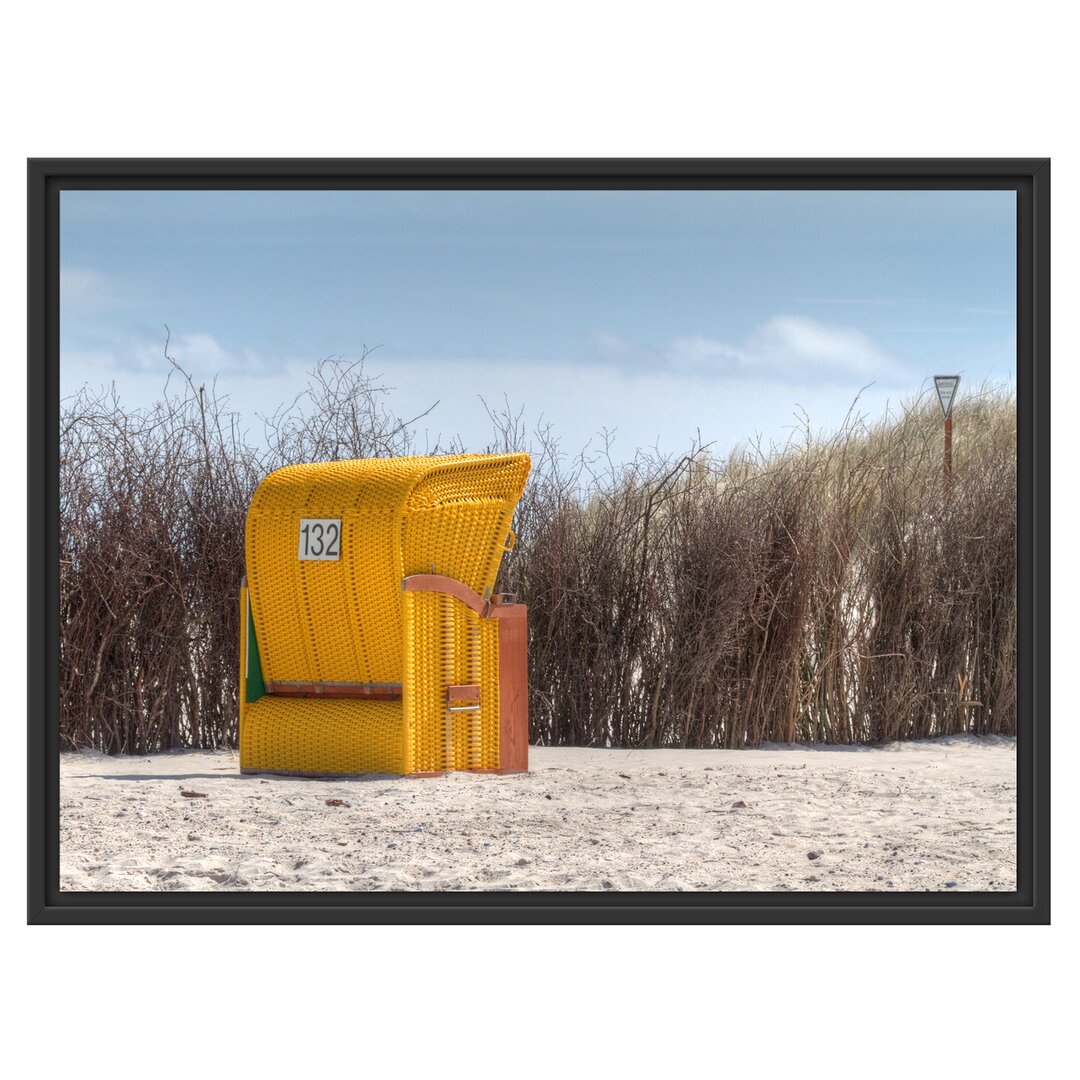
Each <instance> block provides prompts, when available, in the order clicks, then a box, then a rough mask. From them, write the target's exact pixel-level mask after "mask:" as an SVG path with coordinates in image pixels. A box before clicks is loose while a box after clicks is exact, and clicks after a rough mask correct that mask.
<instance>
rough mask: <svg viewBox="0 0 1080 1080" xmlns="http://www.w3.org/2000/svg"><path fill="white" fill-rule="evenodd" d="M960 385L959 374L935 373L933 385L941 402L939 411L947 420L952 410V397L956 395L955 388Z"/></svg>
mask: <svg viewBox="0 0 1080 1080" xmlns="http://www.w3.org/2000/svg"><path fill="white" fill-rule="evenodd" d="M959 385H960V376H959V375H935V376H934V386H935V387H936V388H937V396H938V401H940V402H941V413H942V415H943V416H944V417H945V419H946V420H947V419H948V418H949V413H950V412H951V411H952V403H953V398H954V397H956V388H957V387H958V386H959Z"/></svg>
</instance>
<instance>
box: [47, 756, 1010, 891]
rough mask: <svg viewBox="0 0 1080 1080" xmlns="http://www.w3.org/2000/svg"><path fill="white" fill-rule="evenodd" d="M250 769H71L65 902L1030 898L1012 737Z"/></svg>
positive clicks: (221, 761) (158, 761) (76, 765)
mask: <svg viewBox="0 0 1080 1080" xmlns="http://www.w3.org/2000/svg"><path fill="white" fill-rule="evenodd" d="M238 765H239V759H238V757H237V755H236V754H235V752H231V751H179V752H174V753H166V754H157V755H154V756H153V757H149V758H146V757H141V758H139V757H111V758H110V757H106V756H104V755H101V754H98V753H95V752H85V751H84V752H81V753H68V754H63V755H61V759H60V887H61V889H63V890H172V889H180V890H184V889H197V890H222V891H237V890H274V891H277V890H346V891H349V890H352V891H366V890H418V889H419V890H454V889H485V890H547V889H561V890H597V891H603V890H612V889H614V890H724V891H741V890H755V891H756V890H819V891H821V890H824V891H832V890H841V891H859V890H886V891H924V890H946V889H948V890H958V891H1012V890H1014V889H1015V888H1016V741H1015V739H1005V738H993V737H991V738H978V739H977V738H971V737H953V738H947V739H937V740H931V741H926V742H916V743H895V744H892V745H889V746H886V747H881V748H873V749H871V748H865V747H859V748H816V749H815V748H808V747H792V748H788V747H769V748H763V749H760V750H741V751H730V750H582V749H552V748H533V749H532V750H531V751H530V772H529V773H528V774H522V775H517V776H502V777H500V776H470V775H466V774H462V773H456V774H450V775H447V776H444V777H437V778H426V779H415V780H413V779H405V778H391V777H385V776H380V777H365V778H359V779H340V780H310V779H301V778H293V777H281V776H250V775H243V776H242V775H240V773H239V770H238ZM183 791H189V792H198V793H201V794H203V795H205V796H206V797H205V798H199V797H185V796H184V795H182V794H181V792H183ZM327 800H340V801H341V802H340V804H339V805H328V803H327Z"/></svg>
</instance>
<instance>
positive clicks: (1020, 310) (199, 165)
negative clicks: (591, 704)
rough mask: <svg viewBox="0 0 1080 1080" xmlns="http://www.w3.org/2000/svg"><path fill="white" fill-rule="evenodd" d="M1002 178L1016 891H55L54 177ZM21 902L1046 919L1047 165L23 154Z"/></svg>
mask: <svg viewBox="0 0 1080 1080" xmlns="http://www.w3.org/2000/svg"><path fill="white" fill-rule="evenodd" d="M364 187H368V188H375V187H381V188H385V187H395V188H401V189H408V188H415V189H424V188H443V189H451V188H457V189H514V188H521V189H526V188H553V189H559V188H561V189H586V188H592V189H635V188H636V189H647V188H669V189H694V188H717V189H722V188H749V189H759V190H762V189H789V190H794V189H832V190H868V189H896V188H902V189H965V190H976V189H997V190H1014V191H1015V192H1016V197H1017V216H1016V229H1017V231H1016V250H1017V267H1016V271H1017V277H1016V281H1017V297H1016V327H1017V357H1016V360H1017V378H1016V391H1017V418H1016V419H1017V559H1018V610H1017V618H1018V629H1017V632H1018V642H1019V644H1018V655H1017V684H1018V693H1017V697H1018V716H1017V812H1016V818H1017V886H1018V887H1017V891H1016V892H1015V893H957V894H950V893H945V894H943V893H911V894H897V893H870V892H866V893H671V894H666V893H555V892H552V893H487V892H485V893H437V894H428V893H392V894H387V893H377V894H346V895H342V894H338V893H309V892H304V893H247V892H245V893H210V894H205V893H189V894H176V893H143V892H139V893H112V892H110V893H89V892H87V893H83V892H79V893H73V892H61V891H60V888H59V773H58V767H57V762H58V755H59V741H58V725H57V722H56V719H57V717H58V715H59V699H58V664H59V656H58V653H59V646H58V641H59V627H58V618H59V615H58V613H59V606H58V590H59V566H58V558H57V552H58V550H59V547H58V469H59V459H58V448H59V400H60V399H59V374H60V337H59V300H60V297H59V280H60V275H59V264H60V192H61V191H62V190H74V189H80V188H82V189H87V188H109V189H113V190H116V189H147V188H188V189H212V188H221V189H262V190H267V189H300V188H302V189H333V188H364ZM27 205H28V221H27V238H28V253H27V275H28V281H27V284H28V288H27V294H28V299H27V317H28V327H27V354H28V355H27V360H28V425H27V430H28V440H27V455H28V506H27V510H28V513H27V537H28V542H27V564H28V595H27V601H28V603H27V610H28V617H27V644H28V649H27V654H28V663H27V680H28V693H27V702H28V708H27V711H28V717H27V728H28V731H27V743H28V762H27V768H28V772H27V844H28V852H27V918H28V922H29V923H34V924H57V923H94V924H100V923H166V922H176V923H181V922H182V923H245V922H247V923H303V922H325V923H376V922H378V923H415V922H431V921H440V922H447V923H477V922H481V923H483V922H506V923H523V922H524V923H602V922H607V923H654V922H681V923H717V922H733V923H777V922H802V923H843V922H847V923H1029V924H1030V923H1034V924H1045V923H1048V922H1049V921H1050V716H1049V706H1050V650H1049V633H1050V162H1049V160H1048V159H1043V158H1002V159H963V158H959V159H884V158H882V159H754V160H750V159H625V160H619V159H535V160H529V159H502V160H496V159H490V160H485V159H471V160H470V159H460V160H458V159H396V160H392V159H371V160H348V159H296V160H276V159H212V160H201V159H175V160H173V159H147V160H136V159H31V160H29V161H28V167H27Z"/></svg>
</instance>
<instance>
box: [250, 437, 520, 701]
mask: <svg viewBox="0 0 1080 1080" xmlns="http://www.w3.org/2000/svg"><path fill="white" fill-rule="evenodd" d="M528 471H529V458H528V455H526V454H464V455H451V456H448V457H410V458H389V459H365V460H362V461H337V462H329V463H325V464H317V465H292V466H288V467H287V468H284V469H279V470H277V471H276V472H273V473H271V474H270V475H269V476H268V477H267V478H266V479H265V480H264V481H263V482H262V484H260V486H259V488H258V490H257V491H256V493H255V496H254V498H253V499H252V503H251V508H250V510H249V512H248V520H247V534H246V540H247V575H248V586H249V588H250V593H251V606H252V614H253V617H254V622H255V629H256V635H257V637H258V641H259V650H260V655H261V660H262V666H263V673H264V675H265V677H266V678H269V679H281V680H285V681H294V680H297V681H313V682H318V681H329V682H397V681H401V680H402V620H403V606H402V605H403V601H402V595H403V594H402V592H401V582H402V579H403V578H404V577H405V576H407V575H409V574H416V573H438V574H445V575H447V576H448V577H452V578H455V579H457V580H458V581H462V582H464V583H465V584H466V585H468V586H469V587H470V588H471V589H473V590H474V591H476V592H478V593H479V594H480V595H485V594H486V593H487V591H488V590H490V589H491V588H492V587H493V586H494V583H495V576H496V574H497V572H498V568H499V562H500V560H501V558H502V554H503V551H504V545H505V540H506V537H507V534H508V532H509V528H510V519H511V517H512V516H513V512H514V508H515V506H516V505H517V501H518V498H519V497H520V495H521V492H522V491H523V490H524V486H525V479H526V477H527V475H528ZM303 518H340V519H341V556H340V558H339V559H338V560H336V561H301V560H299V559H298V558H297V546H298V538H299V528H300V521H301V519H303Z"/></svg>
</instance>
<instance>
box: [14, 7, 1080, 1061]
mask: <svg viewBox="0 0 1080 1080" xmlns="http://www.w3.org/2000/svg"><path fill="white" fill-rule="evenodd" d="M1067 10H1068V8H1066V7H1065V6H1062V5H1060V4H1056V3H1048V2H1043V0H1036V2H1029V3H1027V4H1025V5H1022V6H1017V5H1003V4H992V3H979V4H974V3H943V2H941V0H935V2H932V3H930V2H923V0H914V2H910V3H907V4H905V5H903V6H902V7H901V6H899V5H896V6H894V5H867V4H865V3H861V2H852V3H844V2H836V0H822V2H819V3H815V4H807V3H770V4H760V5H750V4H745V5H724V6H721V5H718V4H708V5H707V4H695V3H689V2H684V0H667V2H666V3H664V4H661V5H630V4H626V3H620V4H600V3H593V4H585V3H583V2H582V0H577V2H576V3H567V2H564V0H548V2H547V3H546V4H543V5H509V4H506V3H505V2H503V3H495V2H489V3H480V2H470V0H458V2H456V3H452V4H448V3H410V4H396V5H395V4H387V3H382V4H378V5H366V4H361V3H355V2H354V3H341V4H328V3H320V2H318V0H313V2H311V3H308V4H305V5H302V6H294V5H288V6H286V5H281V6H270V5H254V4H251V5H227V4H223V3H221V2H220V0H218V2H215V3H205V2H201V0H191V2H188V3H186V4H184V5H146V4H141V3H117V2H108V0H100V2H98V3H95V4H85V3H80V4H74V3H66V2H62V0H58V2H55V3H52V4H47V5H38V6H36V7H34V8H31V7H30V6H29V5H18V6H12V7H11V8H10V9H9V11H8V12H7V13H6V16H5V29H4V35H3V37H4V41H3V44H2V45H0V79H2V81H3V94H2V98H0V101H2V102H3V105H2V109H3V115H4V120H3V128H2V130H3V134H2V138H3V151H2V152H3V162H2V168H0V183H2V193H3V198H2V200H0V229H2V233H0V239H2V243H0V260H2V261H0V265H2V270H3V288H2V290H0V303H2V305H3V313H4V318H3V321H2V323H0V333H2V334H3V338H4V346H5V347H4V350H3V355H4V366H3V372H4V375H5V381H6V394H5V399H6V401H7V408H6V415H5V417H4V423H3V424H2V425H0V430H2V431H3V439H4V460H5V461H6V462H8V463H9V471H8V473H7V487H8V496H9V497H8V500H7V511H6V512H7V514H8V515H9V522H8V527H5V528H4V529H3V530H2V533H3V536H4V552H3V554H4V565H5V566H6V567H8V568H9V573H10V575H11V586H10V588H11V590H12V591H17V589H18V587H19V586H18V582H19V581H20V580H21V578H22V574H23V569H22V568H23V566H24V565H25V562H24V559H25V554H24V550H23V535H24V533H23V513H24V506H25V502H24V482H23V477H24V476H25V472H24V461H25V451H24V447H25V430H24V422H25V421H24V415H25V409H24V401H25V383H24V359H23V358H24V357H25V337H24V334H25V265H26V264H25V221H26V212H25V158H26V157H27V156H46V155H55V156H81V155H90V156H163V157H164V156H196V155H207V156H269V155H287V156H323V155H325V156H444V155H445V156H469V155H475V156H574V155H592V156H631V155H646V156H684V155H685V156H895V155H905V156H923V155H925V156H954V155H959V156H986V155H994V156H997V155H1008V156H1026V155H1033V156H1034V155H1040V156H1041V155H1050V156H1052V157H1053V160H1054V165H1053V168H1054V175H1053V183H1054V200H1055V202H1054V253H1055V255H1054V275H1055V284H1056V290H1055V291H1056V294H1057V296H1058V297H1059V298H1062V297H1063V298H1065V302H1064V303H1061V304H1059V306H1058V310H1057V319H1056V321H1055V337H1056V341H1055V344H1056V356H1057V358H1058V362H1057V365H1056V379H1055V383H1056V385H1055V394H1054V402H1055V408H1054V414H1055V431H1056V435H1055V439H1054V441H1055V447H1054V451H1055V461H1056V466H1057V475H1058V477H1059V478H1060V477H1065V478H1066V480H1065V481H1064V483H1059V491H1058V515H1057V520H1056V526H1057V530H1058V533H1059V535H1061V536H1062V538H1063V539H1064V540H1066V541H1069V540H1070V537H1072V536H1073V535H1074V534H1073V531H1072V529H1071V528H1070V526H1071V520H1070V519H1071V516H1072V512H1073V510H1072V507H1071V506H1069V505H1067V502H1069V501H1071V503H1072V504H1073V505H1075V503H1076V500H1075V499H1072V500H1069V486H1068V477H1069V475H1070V473H1072V472H1073V471H1074V470H1073V463H1072V461H1071V460H1070V457H1069V451H1070V449H1071V447H1069V446H1067V445H1066V440H1069V441H1070V442H1074V440H1072V439H1071V438H1070V434H1071V432H1070V426H1072V417H1071V413H1072V407H1073V400H1074V398H1075V396H1076V391H1077V389H1078V386H1077V376H1076V374H1075V372H1076V370H1077V365H1076V362H1075V358H1076V356H1077V347H1076V346H1077V341H1076V337H1077V335H1076V329H1075V323H1074V318H1073V314H1072V306H1071V304H1070V302H1069V301H1070V300H1071V298H1073V297H1074V296H1075V295H1076V294H1077V293H1076V284H1077V282H1076V263H1077V250H1078V236H1077V199H1076V191H1077V179H1078V166H1080V162H1078V157H1077V139H1076V120H1075V109H1074V107H1073V106H1072V105H1071V102H1072V101H1073V100H1074V98H1075V90H1076V80H1075V70H1076V67H1075V38H1074V36H1073V35H1072V34H1071V33H1069V32H1067V30H1066V26H1065V24H1064V22H1063V19H1064V12H1065V11H1067ZM1066 530H1067V531H1066ZM1071 546H1072V543H1071V542H1070V543H1069V547H1070V548H1071ZM1063 550H1068V548H1064V549H1063ZM1056 584H1057V588H1056V595H1055V602H1054V611H1055V616H1056V617H1055V627H1054V631H1055V643H1056V650H1055V653H1056V656H1057V657H1059V658H1066V659H1067V660H1068V659H1070V658H1071V657H1072V656H1074V654H1075V647H1076V644H1077V642H1076V634H1075V630H1074V628H1073V620H1074V613H1075V612H1076V611H1077V610H1080V604H1078V603H1077V596H1076V575H1067V574H1065V573H1060V572H1059V575H1058V578H1057V583H1056ZM24 634H25V631H24V622H23V619H22V613H21V610H20V609H19V605H18V603H17V602H11V603H9V618H8V620H7V623H6V625H5V626H4V651H3V655H4V656H5V657H6V658H7V660H8V666H7V670H8V672H9V674H10V679H11V681H10V684H9V685H10V686H11V687H13V689H10V690H9V691H8V695H9V697H8V706H9V707H8V708H6V709H5V710H4V711H5V714H6V719H7V724H8V727H9V730H10V731H12V732H14V733H17V734H16V735H15V736H14V737H13V738H12V740H11V741H10V742H9V744H8V745H9V761H10V768H9V771H8V775H7V776H6V777H5V778H4V782H3V784H2V785H0V788H2V791H3V800H4V802H3V807H4V812H3V814H2V817H0V820H2V823H3V827H4V830H5V837H4V838H5V841H6V842H5V845H4V848H3V851H4V853H5V858H4V859H3V861H2V866H3V898H4V907H5V911H4V914H5V920H4V921H5V925H6V932H5V940H4V946H3V952H4V956H5V964H4V967H5V979H4V983H5V985H6V986H7V988H8V990H9V992H10V994H11V998H10V1000H11V1001H12V1003H13V1006H14V1007H13V1008H12V1009H9V1010H5V1011H6V1012H7V1019H8V1020H9V1021H10V1022H11V1030H12V1031H13V1032H14V1033H15V1036H16V1043H15V1045H12V1044H9V1046H8V1053H9V1054H17V1053H18V1050H19V1048H20V1045H21V1047H22V1048H24V1049H26V1050H27V1051H28V1052H30V1053H33V1054H38V1055H40V1056H41V1059H42V1066H41V1071H42V1072H43V1074H44V1075H57V1076H65V1075H76V1070H79V1072H83V1071H90V1072H91V1073H92V1074H97V1073H98V1072H99V1070H100V1071H101V1072H102V1073H103V1074H105V1075H115V1076H136V1075H138V1076H160V1077H166V1076H185V1077H199V1078H202V1077H212V1076H220V1075H236V1076H239V1075H242V1073H247V1072H255V1073H256V1074H263V1073H264V1074H266V1075H295V1076H300V1075H312V1074H315V1075H328V1074H331V1073H349V1074H353V1075H378V1074H379V1073H381V1072H382V1071H383V1064H384V1063H383V1062H382V1061H381V1060H380V1058H379V1055H378V1053H376V1054H374V1055H373V1054H371V1053H370V1052H369V1051H368V1049H367V1045H368V1043H369V1040H374V1042H376V1043H377V1044H378V1046H380V1047H382V1048H387V1047H391V1048H395V1049H397V1050H398V1051H399V1053H400V1055H402V1056H404V1057H405V1058H407V1059H408V1060H409V1061H411V1062H412V1063H413V1065H414V1066H415V1065H417V1064H418V1063H420V1062H423V1061H424V1059H426V1058H428V1057H429V1055H431V1057H430V1059H429V1062H430V1063H429V1064H427V1065H424V1066H423V1069H424V1072H431V1073H433V1074H436V1075H442V1074H445V1073H447V1072H448V1071H450V1070H451V1068H452V1060H453V1059H459V1061H460V1060H461V1059H464V1061H463V1062H462V1063H463V1064H464V1065H465V1066H466V1067H467V1068H468V1069H469V1071H470V1072H475V1071H476V1070H477V1068H478V1066H479V1060H480V1058H481V1057H482V1056H483V1055H482V1054H480V1053H469V1052H466V1051H464V1049H463V1048H462V1047H461V1045H460V1043H459V1042H458V1039H457V1038H456V1037H454V1035H452V1034H450V1033H451V1032H453V1031H456V1030H457V1028H458V1025H459V1023H460V1017H461V1012H460V1011H459V1010H461V1009H462V1008H464V1006H465V1003H467V1002H468V1001H469V999H470V998H472V999H474V1000H476V1001H478V1002H484V1003H485V1004H486V1009H490V1010H491V1011H490V1012H487V1014H486V1015H480V1014H478V1015H477V1016H476V1018H475V1020H473V1021H472V1023H471V1025H470V1026H471V1028H472V1030H473V1032H474V1034H475V1038H476V1040H477V1042H478V1043H486V1042H487V1039H488V1037H489V1036H490V1037H491V1039H492V1043H493V1044H494V1046H495V1047H497V1048H498V1049H497V1051H496V1056H497V1057H501V1058H502V1059H503V1061H504V1062H506V1063H507V1067H506V1068H501V1069H500V1070H499V1071H500V1072H501V1073H509V1072H513V1073H515V1074H518V1073H521V1074H524V1075H526V1076H532V1075H544V1076H549V1075H563V1074H566V1075H590V1074H591V1075H594V1076H607V1075H619V1074H623V1073H625V1074H628V1075H650V1076H662V1077H679V1076H683V1075H704V1072H703V1070H705V1069H708V1070H709V1072H710V1073H713V1074H720V1073H727V1074H730V1075H757V1076H781V1075H783V1076H787V1075H801V1074H803V1073H804V1072H810V1071H812V1072H815V1073H816V1072H817V1071H818V1070H819V1069H821V1070H825V1069H828V1070H829V1071H833V1072H834V1073H835V1075H839V1076H843V1075H853V1076H854V1075H858V1076H866V1075H874V1076H879V1077H890V1076H910V1075H916V1074H917V1075H922V1076H926V1075H929V1076H951V1077H960V1076H967V1075H974V1076H986V1077H996V1076H1006V1075H1013V1074H1015V1073H1017V1072H1019V1071H1020V1069H1021V1068H1023V1067H1024V1066H1025V1065H1028V1067H1029V1068H1032V1067H1034V1068H1035V1069H1037V1068H1038V1064H1039V1063H1041V1062H1042V1061H1045V1060H1046V1059H1047V1058H1048V1056H1049V1055H1050V1054H1051V1052H1052V1051H1053V1050H1054V1048H1055V1046H1056V1047H1057V1048H1058V1049H1060V1050H1062V1051H1067V1049H1068V1044H1067V1042H1066V1040H1067V1039H1069V1037H1070V1035H1071V1030H1070V1029H1071V1027H1072V1024H1073V1022H1074V1018H1073V1017H1072V1016H1071V1014H1070V1015H1068V1016H1067V1015H1066V1013H1065V999H1064V996H1063V995H1059V994H1058V993H1056V991H1055V980H1056V979H1058V978H1059V977H1063V978H1064V985H1065V986H1069V985H1070V984H1071V983H1072V982H1074V979H1073V973H1072V969H1073V967H1074V966H1075V954H1073V961H1072V962H1070V960H1069V958H1068V956H1067V954H1066V948H1067V944H1068V943H1067V941H1066V938H1067V937H1071V934H1072V931H1073V927H1074V925H1075V913H1076V901H1075V894H1076V885H1077V880H1076V879H1077V873H1076V862H1077V860H1076V858H1075V850H1076V841H1075V833H1074V828H1075V824H1076V821H1075V817H1076V815H1075V809H1074V806H1073V794H1072V790H1073V785H1074V784H1075V781H1074V779H1073V776H1072V773H1073V768H1074V765H1073V762H1072V761H1071V756H1070V755H1071V752H1072V751H1071V746H1072V742H1073V733H1072V730H1071V729H1072V726H1073V723H1072V721H1073V715H1074V713H1075V709H1076V706H1075V702H1074V700H1073V697H1074V695H1072V694H1071V693H1070V688H1069V687H1068V686H1067V685H1064V684H1063V680H1062V679H1060V678H1059V681H1058V693H1057V703H1056V704H1057V709H1056V716H1057V724H1056V735H1057V740H1056V745H1055V750H1056V751H1057V754H1056V759H1055V761H1056V768H1055V792H1056V797H1055V800H1054V801H1055V807H1054V810H1055V818H1054V836H1055V838H1056V840H1057V843H1056V847H1055V856H1056V862H1055V865H1054V885H1055V890H1054V903H1055V909H1054V915H1055V925H1054V927H1053V928H1052V929H1051V930H1046V929H1025V930H1009V929H1001V928H995V927H986V928H978V927H973V928H942V927H914V928H838V929H824V928H821V929H815V928H806V927H789V928H777V929H755V928H750V927H747V928H711V929H698V928H692V927H691V928H672V927H667V928H654V929H647V928H634V927H630V928H559V927H552V928H528V929H523V930H514V929H495V930H491V931H488V932H487V933H486V934H485V935H484V936H485V937H487V938H488V939H490V940H492V941H499V942H500V946H499V951H500V952H502V951H503V950H504V949H505V951H506V952H507V953H509V954H510V955H513V956H516V957H518V959H517V960H515V961H514V962H512V963H511V964H509V965H508V964H506V963H505V962H498V963H496V964H494V965H490V966H489V965H487V964H484V963H483V962H481V963H479V964H477V965H475V966H472V965H469V964H466V963H463V962H460V961H456V960H452V959H451V960H445V961H443V960H439V959H437V958H438V957H439V955H440V954H443V953H452V951H453V945H452V942H453V941H454V940H455V939H456V938H458V937H461V936H469V937H473V938H477V937H479V936H481V935H479V934H478V932H477V931H470V930H467V929H464V928H453V927H429V928H421V929H413V930H408V931H404V930H399V929H394V928H374V929H369V928H349V929H345V930H336V929H333V928H321V927H319V928H316V927H297V928H279V929H272V928H265V929H264V928H257V927H251V928H235V929H230V928H206V929H198V928H190V929H176V928H161V929H155V928H152V927H147V928H116V929H110V928H82V929H55V928H54V929H48V928H26V927H24V926H22V925H21V924H22V923H23V922H24V921H25V899H24V897H25V893H24V875H25V870H24V854H23V853H24V847H25V832H24V828H23V825H24V812H25V811H24V808H25V805H26V804H25V798H24V794H25V793H24V790H23V783H24V769H23V756H22V749H23V742H22V733H23V726H24V716H25V711H24V702H23V699H22V694H21V691H20V689H19V688H20V685H21V682H22V679H23V672H24V671H25V666H24V658H25V643H24ZM1063 670H1067V668H1065V669H1063ZM208 1002H209V1003H211V1004H210V1007H209V1008H208V1007H207V1003H208ZM486 1009H485V1010H484V1011H486ZM418 1012H419V1013H423V1014H426V1015H427V1016H428V1017H430V1018H431V1022H432V1024H433V1027H434V1029H435V1030H441V1031H443V1032H444V1033H446V1034H445V1035H444V1037H443V1038H432V1037H431V1036H430V1034H429V1032H430V1031H431V1030H432V1029H431V1028H429V1029H428V1031H427V1032H423V1033H417V1031H416V1030H415V1029H413V1028H411V1026H410V1025H411V1024H412V1023H414V1022H415V1018H416V1016H417V1013H418ZM286 1017H288V1018H289V1019H288V1021H287V1022H284V1020H285V1018H286ZM166 1018H167V1019H166ZM304 1021H310V1022H311V1030H310V1031H309V1033H308V1034H307V1035H306V1036H305V1037H304V1038H303V1039H300V1038H297V1037H296V1036H297V1035H298V1034H299V1030H300V1028H301V1026H303V1023H304ZM114 1025H115V1026H114ZM488 1045H492V1044H491V1043H489V1044H488ZM324 1055H325V1056H324ZM1070 1057H1072V1054H1071V1053H1069V1055H1068V1057H1066V1058H1064V1060H1068V1059H1069V1058H1070ZM448 1059H449V1060H448ZM511 1063H512V1064H511ZM1029 1063H1030V1064H1029ZM17 1068H18V1067H17ZM747 1069H754V1072H753V1073H748V1072H747ZM691 1070H693V1071H691ZM699 1070H701V1071H699ZM916 1070H917V1073H916ZM18 1071H19V1073H20V1075H21V1074H22V1073H23V1072H24V1071H29V1070H28V1069H26V1070H24V1069H22V1068H18ZM1048 1074H1052V1070H1048Z"/></svg>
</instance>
